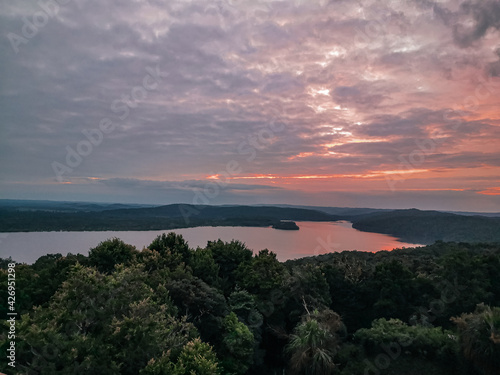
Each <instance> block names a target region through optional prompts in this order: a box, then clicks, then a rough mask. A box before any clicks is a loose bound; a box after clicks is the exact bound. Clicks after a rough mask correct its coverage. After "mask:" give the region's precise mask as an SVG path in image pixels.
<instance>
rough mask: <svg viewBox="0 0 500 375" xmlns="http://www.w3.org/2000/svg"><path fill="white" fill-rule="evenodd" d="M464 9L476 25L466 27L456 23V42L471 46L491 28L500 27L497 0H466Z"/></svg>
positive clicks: (463, 5) (499, 4)
mask: <svg viewBox="0 0 500 375" xmlns="http://www.w3.org/2000/svg"><path fill="white" fill-rule="evenodd" d="M462 10H463V11H464V13H465V14H466V15H471V16H472V18H473V19H474V22H475V23H474V26H473V27H471V28H465V27H464V26H462V25H460V24H458V25H455V27H454V29H453V32H454V36H455V40H456V42H457V43H458V44H459V45H460V46H462V47H469V46H471V45H472V43H474V42H475V41H477V40H479V39H481V38H482V37H484V36H485V35H486V32H487V31H488V30H489V29H490V28H494V29H497V30H498V29H500V3H498V1H495V0H482V1H466V2H464V3H462Z"/></svg>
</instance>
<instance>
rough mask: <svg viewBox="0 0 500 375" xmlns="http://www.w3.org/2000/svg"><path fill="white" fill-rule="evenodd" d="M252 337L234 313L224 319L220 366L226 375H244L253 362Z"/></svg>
mask: <svg viewBox="0 0 500 375" xmlns="http://www.w3.org/2000/svg"><path fill="white" fill-rule="evenodd" d="M253 354H254V337H253V334H252V332H250V330H249V329H248V327H247V326H246V325H245V324H244V323H241V322H240V321H239V320H238V317H237V316H236V314H235V313H233V312H232V313H230V314H229V315H227V316H226V317H225V318H224V322H223V334H222V358H223V360H222V366H223V367H224V369H225V373H227V374H245V373H246V372H247V371H248V369H249V368H250V366H251V364H252V362H253Z"/></svg>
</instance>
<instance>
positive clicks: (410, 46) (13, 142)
mask: <svg viewBox="0 0 500 375" xmlns="http://www.w3.org/2000/svg"><path fill="white" fill-rule="evenodd" d="M0 34H1V40H0V43H1V44H0V46H1V48H2V53H1V54H0V79H1V81H0V82H1V83H0V198H9V199H50V200H71V201H95V202H125V203H151V204H170V203H195V204H301V205H318V206H338V207H374V208H412V207H415V208H420V209H439V210H453V211H484V212H493V211H496V212H499V211H500V150H499V145H500V110H499V102H500V99H499V98H500V2H499V1H498V0H497V1H491V0H482V1H459V0H450V1H448V0H440V1H432V0H398V1H395V0H394V1H393V0H360V1H356V0H345V1H344V0H330V1H329V0H288V1H273V0H269V1H267V0H266V1H264V0H222V1H208V0H207V1H201V0H199V1H190V0H181V1H175V0H149V1H147V0H143V1H140V0H128V1H124V0H121V1H118V0H108V1H100V0H99V1H98V0H39V1H33V0H29V1H28V0H26V1H22V2H21V1H15V2H10V1H7V0H3V1H2V2H1V3H0Z"/></svg>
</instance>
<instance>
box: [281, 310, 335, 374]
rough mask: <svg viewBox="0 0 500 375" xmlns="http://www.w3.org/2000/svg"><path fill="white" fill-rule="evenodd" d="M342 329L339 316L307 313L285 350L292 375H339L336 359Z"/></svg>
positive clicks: (330, 313)
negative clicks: (288, 356)
mask: <svg viewBox="0 0 500 375" xmlns="http://www.w3.org/2000/svg"><path fill="white" fill-rule="evenodd" d="M306 308H307V307H306ZM343 328H344V327H343V324H342V321H341V319H340V316H339V315H338V314H336V313H334V312H333V311H331V310H322V311H321V312H319V311H317V310H315V311H313V312H312V313H310V312H309V311H307V314H306V315H304V317H303V319H302V322H301V323H299V324H298V325H297V326H296V327H295V329H294V330H293V334H292V335H290V341H289V343H288V345H287V346H286V352H288V353H289V354H290V371H291V372H292V374H305V375H330V374H335V373H337V365H336V364H335V361H334V358H335V355H336V353H337V350H338V348H339V343H340V337H339V332H340V331H342V330H343Z"/></svg>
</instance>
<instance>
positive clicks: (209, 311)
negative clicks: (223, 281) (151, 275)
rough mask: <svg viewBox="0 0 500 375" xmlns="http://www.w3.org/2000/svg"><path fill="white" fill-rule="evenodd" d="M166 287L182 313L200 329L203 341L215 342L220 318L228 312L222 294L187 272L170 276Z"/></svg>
mask: <svg viewBox="0 0 500 375" xmlns="http://www.w3.org/2000/svg"><path fill="white" fill-rule="evenodd" d="M166 288H167V290H168V292H169V295H170V297H171V298H172V300H173V301H174V303H175V305H176V306H177V307H178V308H179V311H180V312H181V313H182V314H185V315H187V316H188V317H189V321H191V322H193V323H194V324H195V326H196V327H197V328H198V330H199V331H200V335H201V338H202V340H203V341H206V342H212V343H213V342H216V341H217V337H218V336H219V332H220V330H221V326H222V318H223V317H224V316H225V315H226V314H227V312H228V310H229V309H228V306H227V303H226V299H225V298H224V295H223V294H222V293H221V292H220V291H219V290H217V289H216V288H213V287H211V286H209V285H208V284H207V283H205V282H203V281H202V280H200V279H198V278H197V277H193V276H191V275H189V274H185V273H184V274H179V275H178V277H175V276H174V277H172V278H171V279H170V280H169V281H168V282H167V284H166Z"/></svg>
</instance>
